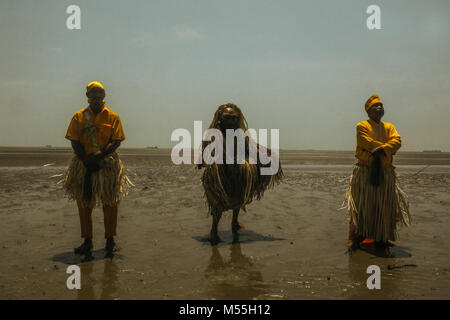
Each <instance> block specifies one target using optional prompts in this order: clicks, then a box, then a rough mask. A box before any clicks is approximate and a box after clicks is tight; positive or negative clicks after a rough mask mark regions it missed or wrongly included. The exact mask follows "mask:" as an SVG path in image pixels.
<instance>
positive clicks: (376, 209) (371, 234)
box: [344, 163, 411, 241]
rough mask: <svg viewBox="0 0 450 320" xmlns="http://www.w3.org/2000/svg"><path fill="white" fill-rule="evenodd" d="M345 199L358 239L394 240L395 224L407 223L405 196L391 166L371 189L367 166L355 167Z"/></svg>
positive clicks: (407, 213) (395, 236)
mask: <svg viewBox="0 0 450 320" xmlns="http://www.w3.org/2000/svg"><path fill="white" fill-rule="evenodd" d="M345 198H346V199H345V201H344V204H345V202H346V205H345V206H346V207H347V209H348V211H349V213H350V216H351V221H352V223H353V224H354V227H355V229H356V233H357V234H358V235H359V236H363V237H367V238H371V239H374V240H375V241H388V240H391V241H395V240H396V239H397V237H398V236H397V223H399V224H402V225H405V226H409V225H410V223H411V217H410V214H409V205H408V201H407V196H406V194H405V193H404V192H403V191H402V189H401V188H400V186H399V185H398V183H397V176H396V174H395V171H394V168H393V167H387V168H384V169H383V179H382V181H381V183H380V185H379V186H373V185H371V184H370V167H369V166H367V165H363V164H360V163H357V164H355V166H354V168H353V174H352V176H351V178H350V186H349V188H348V190H347V192H346V194H345Z"/></svg>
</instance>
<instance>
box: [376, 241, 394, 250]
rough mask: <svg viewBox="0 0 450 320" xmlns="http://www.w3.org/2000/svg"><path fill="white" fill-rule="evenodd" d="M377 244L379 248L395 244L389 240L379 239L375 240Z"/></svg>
mask: <svg viewBox="0 0 450 320" xmlns="http://www.w3.org/2000/svg"><path fill="white" fill-rule="evenodd" d="M375 244H376V246H377V248H379V249H386V248H389V247H393V246H394V244H392V243H391V242H389V241H377V242H375Z"/></svg>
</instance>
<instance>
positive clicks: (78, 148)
mask: <svg viewBox="0 0 450 320" xmlns="http://www.w3.org/2000/svg"><path fill="white" fill-rule="evenodd" d="M70 142H71V144H72V149H73V151H74V152H75V154H76V155H77V157H78V158H79V159H80V160H84V159H85V158H86V152H85V151H84V149H83V146H82V145H81V143H80V141H77V140H71V141H70Z"/></svg>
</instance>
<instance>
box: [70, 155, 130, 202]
mask: <svg viewBox="0 0 450 320" xmlns="http://www.w3.org/2000/svg"><path fill="white" fill-rule="evenodd" d="M100 167H101V169H100V170H98V171H96V172H94V173H93V174H92V199H91V200H90V201H89V202H86V201H85V200H84V197H83V194H84V193H83V186H84V176H85V173H86V168H85V167H84V164H83V162H82V161H81V160H80V159H78V157H76V156H74V157H73V158H72V161H71V163H70V166H69V168H68V170H67V172H66V174H65V176H64V178H63V180H62V182H63V186H64V190H65V192H66V196H67V197H68V198H69V199H70V200H79V201H81V202H82V203H83V204H84V205H85V206H86V207H95V206H96V205H100V204H103V205H106V206H115V205H117V204H119V203H120V200H122V199H123V198H124V197H125V196H126V195H127V194H128V190H129V188H130V187H131V186H133V183H132V182H131V181H130V180H129V179H128V177H127V176H126V175H125V172H124V167H123V165H122V161H120V159H119V156H118V154H117V153H115V152H114V153H112V154H110V155H108V156H106V157H105V158H103V159H102V160H100Z"/></svg>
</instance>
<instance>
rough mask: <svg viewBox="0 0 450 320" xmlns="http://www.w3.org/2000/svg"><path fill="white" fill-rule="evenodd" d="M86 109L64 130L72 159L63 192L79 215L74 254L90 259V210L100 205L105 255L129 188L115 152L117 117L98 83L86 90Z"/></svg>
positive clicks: (120, 132) (120, 131) (119, 125)
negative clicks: (78, 243) (77, 244)
mask: <svg viewBox="0 0 450 320" xmlns="http://www.w3.org/2000/svg"><path fill="white" fill-rule="evenodd" d="M86 96H87V97H88V103H89V106H88V107H87V108H84V109H81V110H79V111H77V112H76V113H75V114H74V116H73V118H72V121H71V122H70V124H69V128H68V129H67V134H66V139H69V140H70V141H71V144H72V148H73V150H74V153H75V156H74V157H73V159H72V162H71V164H70V166H69V169H68V170H67V173H66V175H65V179H64V189H65V191H66V194H67V195H68V197H69V198H70V199H73V200H76V201H77V205H78V212H79V215H80V224H81V237H82V238H84V242H83V244H82V245H81V246H80V247H78V248H76V249H75V250H74V251H75V253H76V254H82V255H84V256H85V260H91V259H92V247H93V245H92V211H93V208H94V207H95V205H96V204H100V203H102V205H103V215H104V225H105V238H106V246H105V250H106V256H107V257H111V258H112V257H113V251H114V250H116V249H117V248H116V244H115V242H114V236H116V228H117V214H118V208H117V206H118V204H119V202H120V200H121V199H122V197H123V196H124V195H125V194H126V189H127V187H128V186H130V185H131V182H130V181H129V180H128V177H127V176H126V175H125V174H124V170H123V165H122V162H121V161H120V159H119V156H118V154H117V153H116V152H115V151H116V149H117V148H118V147H119V146H120V143H121V141H123V140H124V139H125V135H124V132H123V128H122V123H121V121H120V117H119V116H118V115H117V114H116V113H115V112H113V111H112V110H110V109H108V108H107V107H106V106H105V102H104V98H105V88H104V86H103V85H102V84H101V83H100V82H97V81H94V82H91V83H89V84H88V86H87V88H86Z"/></svg>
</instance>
